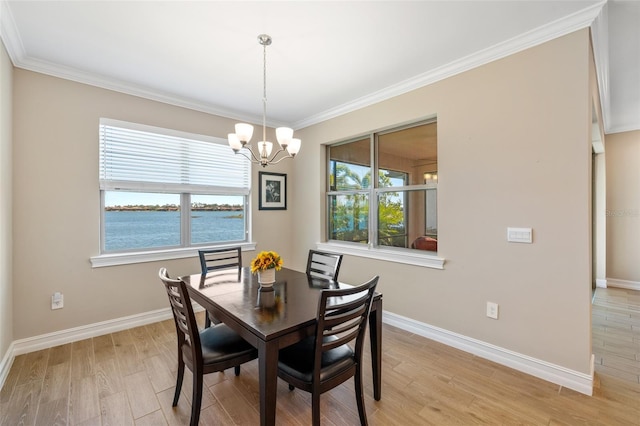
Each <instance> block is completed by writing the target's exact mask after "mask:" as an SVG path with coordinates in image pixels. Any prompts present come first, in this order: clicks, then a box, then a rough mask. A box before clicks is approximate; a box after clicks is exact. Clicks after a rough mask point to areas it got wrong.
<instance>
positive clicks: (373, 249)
mask: <svg viewBox="0 0 640 426" xmlns="http://www.w3.org/2000/svg"><path fill="white" fill-rule="evenodd" d="M434 122H437V117H436V116H431V117H427V118H424V119H421V120H418V121H413V122H410V123H405V124H402V125H398V126H392V127H387V128H384V129H379V130H375V131H371V132H368V133H366V134H362V135H359V136H356V137H353V138H349V139H346V140H342V141H339V142H336V143H332V144H327V145H326V148H327V151H326V153H327V155H326V169H325V170H326V172H325V184H326V188H327V190H326V192H325V204H326V208H325V228H326V232H325V236H324V241H322V242H319V243H317V245H316V246H317V248H318V249H319V250H323V251H327V252H330V253H342V254H347V255H353V256H359V257H366V258H371V259H377V260H385V261H391V262H396V263H403V264H409V265H415V266H423V267H428V268H434V269H444V264H445V259H444V258H443V257H440V256H438V253H434V252H425V251H421V250H414V249H410V248H404V247H391V246H380V245H379V242H378V235H379V229H378V210H379V202H378V200H379V196H380V194H383V193H385V192H404V194H405V195H404V196H405V197H406V194H407V191H416V190H422V191H424V192H425V199H426V191H427V190H432V189H434V186H435V185H434V184H433V183H425V184H418V185H406V186H396V187H383V188H381V187H380V186H379V177H378V173H379V167H378V163H379V158H378V155H377V144H378V136H379V135H383V134H386V133H391V132H396V131H400V130H404V129H408V128H411V127H416V126H420V125H425V124H430V123H434ZM366 138H369V143H370V145H369V146H370V157H369V158H370V162H371V166H370V167H371V176H372V178H371V184H370V185H369V188H367V189H364V190H357V191H346V190H344V191H339V190H332V189H331V173H332V168H331V156H330V155H329V154H328V152H329V147H331V146H339V145H343V144H348V143H352V142H357V141H361V140H363V139H366ZM385 170H386V169H385ZM373 176H375V179H374V178H373ZM350 192H358V193H362V192H366V193H367V194H368V197H369V218H368V221H369V222H368V225H369V238H368V241H369V242H368V244H362V243H357V242H350V241H341V240H332V239H331V204H330V199H331V197H333V196H339V195H345V194H347V193H350ZM436 194H437V193H436ZM436 197H437V195H436ZM437 206H438V204H436V208H437ZM405 214H407V212H405Z"/></svg>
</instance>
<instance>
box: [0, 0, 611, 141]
mask: <svg viewBox="0 0 640 426" xmlns="http://www.w3.org/2000/svg"><path fill="white" fill-rule="evenodd" d="M605 5H606V0H601V1H600V2H598V3H595V4H594V5H592V6H589V7H586V8H585V9H583V10H581V11H578V12H576V13H573V14H571V15H569V16H567V17H564V18H561V19H558V20H556V21H553V22H550V23H548V24H546V25H543V26H541V27H539V28H536V29H534V30H531V31H528V32H526V33H524V34H522V35H520V36H517V37H514V38H512V39H510V40H507V41H504V42H501V43H498V44H496V45H494V46H491V47H489V48H487V49H484V50H481V51H479V52H476V53H474V54H472V55H468V56H466V57H464V58H461V59H459V60H457V61H454V62H451V63H449V64H446V65H443V66H441V67H439V68H436V69H434V70H431V71H429V72H426V73H424V74H421V75H418V76H416V77H413V78H410V79H407V80H405V81H402V82H400V83H397V84H394V85H392V86H389V87H387V88H384V89H382V90H379V91H377V92H374V93H372V94H370V95H367V96H363V97H361V98H358V99H355V100H354V101H351V102H348V103H345V104H342V105H339V106H337V107H335V108H331V109H329V110H326V111H324V112H321V113H319V114H315V115H312V116H310V117H308V118H305V119H303V120H300V121H297V122H295V123H293V124H291V127H293V128H294V129H296V130H297V129H301V128H304V127H308V126H310V125H313V124H317V123H320V122H322V121H326V120H329V119H331V118H335V117H337V116H340V115H343V114H346V113H349V112H352V111H355V110H357V109H361V108H364V107H367V106H370V105H373V104H375V103H378V102H381V101H384V100H387V99H390V98H392V97H395V96H398V95H401V94H404V93H407V92H410V91H412V90H415V89H418V88H420V87H424V86H427V85H429V84H433V83H435V82H437V81H440V80H443V79H445V78H448V77H451V76H454V75H456V74H460V73H462V72H465V71H468V70H470V69H473V68H476V67H479V66H481V65H485V64H487V63H489V62H493V61H495V60H497V59H501V58H504V57H506V56H509V55H512V54H514V53H517V52H520V51H522V50H525V49H528V48H530V47H534V46H537V45H539V44H542V43H545V42H547V41H550V40H553V39H555V38H558V37H561V36H564V35H566V34H569V33H571V32H574V31H577V30H580V29H583V28H586V27H589V26H590V25H591V24H592V23H593V22H594V19H596V17H598V15H599V14H600V13H601V11H602V9H603V7H604V6H605ZM0 16H1V24H2V31H1V32H0V35H1V36H2V40H3V41H4V43H5V47H6V48H7V52H8V54H9V57H10V58H11V61H12V62H13V64H14V66H15V67H18V68H23V69H26V70H29V71H34V72H38V73H42V74H47V75H51V76H54V77H59V78H63V79H66V80H71V81H75V82H78V83H83V84H88V85H91V86H96V87H100V88H104V89H108V90H113V91H116V92H120V93H125V94H129V95H133V96H138V97H141V98H145V99H150V100H153V101H158V102H162V103H166V104H170V105H175V106H179V107H182V108H187V109H192V110H195V111H200V112H205V113H208V114H214V115H218V116H221V117H226V118H231V119H234V120H242V121H246V122H249V123H261V121H262V117H259V116H253V115H248V114H246V113H242V112H240V111H235V110H230V109H226V108H222V107H220V106H215V105H211V104H207V103H203V102H196V101H194V100H192V99H188V98H185V97H180V96H176V95H174V94H170V93H163V92H159V91H157V90H154V89H151V88H149V87H144V86H141V85H135V84H130V83H126V82H123V81H119V80H115V79H110V78H106V77H104V76H99V75H94V74H91V73H87V72H83V71H79V70H76V69H71V68H68V67H63V66H60V65H57V64H53V63H49V62H46V61H41V60H36V59H33V58H29V57H27V56H26V54H25V50H24V47H23V45H22V41H21V39H20V35H19V33H18V31H17V29H16V26H15V22H14V20H13V15H12V14H11V11H10V9H9V7H8V6H7V4H6V2H5V1H2V2H1V10H0ZM605 29H606V28H605ZM599 43H600V42H599ZM598 48H599V49H601V48H602V46H598ZM605 48H606V46H605ZM605 53H606V51H605ZM605 53H603V54H599V55H600V58H601V60H602V61H603V62H604V64H600V70H602V73H603V76H602V77H601V78H602V79H604V80H603V83H602V84H601V86H602V87H604V88H605V89H606V88H607V87H608V86H607V85H606V84H605V82H606V81H607V77H608V76H607V72H608V69H607V67H606V61H607V60H608V56H606V54H605ZM601 90H602V89H601ZM602 95H603V94H602V93H601V96H602ZM604 95H605V96H604V98H603V99H605V100H608V97H607V96H608V94H607V92H605V93H604ZM603 109H604V110H605V112H604V113H603V114H604V115H605V118H606V116H607V115H608V110H609V108H608V105H607V104H605V103H603ZM605 122H606V121H605ZM267 124H268V125H269V126H270V127H277V126H279V125H285V124H286V123H275V122H274V123H271V122H270V123H267ZM605 129H606V126H605Z"/></svg>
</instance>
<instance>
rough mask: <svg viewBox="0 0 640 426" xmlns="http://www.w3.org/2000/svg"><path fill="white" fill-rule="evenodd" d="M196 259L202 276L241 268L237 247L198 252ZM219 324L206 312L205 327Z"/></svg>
mask: <svg viewBox="0 0 640 426" xmlns="http://www.w3.org/2000/svg"><path fill="white" fill-rule="evenodd" d="M198 257H199V258H200V271H201V272H200V273H201V274H202V275H206V274H207V273H210V272H212V271H217V270H221V269H228V268H241V267H242V249H241V248H240V247H239V246H238V247H229V248H223V249H208V250H198ZM219 322H220V321H218V320H217V319H216V318H215V317H213V315H211V313H209V312H207V315H206V316H205V320H204V326H205V327H209V326H210V325H211V323H214V324H218V323H219Z"/></svg>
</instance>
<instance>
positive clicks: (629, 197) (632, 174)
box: [605, 131, 640, 284]
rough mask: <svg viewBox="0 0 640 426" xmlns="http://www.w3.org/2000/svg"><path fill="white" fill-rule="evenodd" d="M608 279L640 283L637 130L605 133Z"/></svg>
mask: <svg viewBox="0 0 640 426" xmlns="http://www.w3.org/2000/svg"><path fill="white" fill-rule="evenodd" d="M605 141H606V162H607V279H616V280H624V281H631V282H633V283H636V284H640V262H639V261H638V256H639V254H640V167H638V164H639V163H640V131H633V132H624V133H615V134H611V135H607V136H606V139H605Z"/></svg>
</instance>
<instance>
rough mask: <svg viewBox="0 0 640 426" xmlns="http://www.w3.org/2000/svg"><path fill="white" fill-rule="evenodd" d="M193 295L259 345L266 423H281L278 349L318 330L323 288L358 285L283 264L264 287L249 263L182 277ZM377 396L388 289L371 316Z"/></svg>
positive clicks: (376, 394)
mask: <svg viewBox="0 0 640 426" xmlns="http://www.w3.org/2000/svg"><path fill="white" fill-rule="evenodd" d="M180 279H181V280H182V281H183V282H184V283H185V284H186V286H187V289H188V292H189V295H190V297H191V299H192V300H194V301H195V302H197V303H198V304H199V305H201V306H202V307H203V308H204V309H205V310H207V311H208V312H210V313H211V315H213V316H214V317H215V318H216V319H217V320H218V321H221V322H223V323H224V324H226V325H227V326H228V327H230V328H231V329H233V330H234V331H236V332H237V333H238V334H239V335H240V336H242V338H244V339H245V340H246V341H247V342H249V343H250V344H251V345H253V346H254V347H256V348H257V349H258V370H259V387H260V424H261V425H263V426H266V425H269V426H271V425H275V424H276V395H277V380H278V351H279V350H280V349H282V348H284V347H287V346H289V345H292V344H294V343H296V342H299V341H300V340H302V339H304V338H306V337H307V336H311V335H313V334H314V333H315V325H316V314H317V311H318V300H319V298H320V293H321V291H322V290H323V289H330V288H346V287H352V286H351V285H349V284H347V283H342V282H339V281H333V280H328V279H324V278H316V277H312V276H310V275H307V274H306V273H305V272H299V271H295V270H293V269H288V268H282V269H281V270H280V271H277V272H276V281H275V282H274V283H273V284H272V285H270V286H265V285H263V286H261V285H260V283H259V282H258V279H257V277H256V275H253V274H251V270H250V269H249V268H247V267H237V268H229V269H222V270H217V271H211V272H209V273H207V274H204V275H203V274H193V275H186V276H183V277H180ZM369 336H370V343H371V345H370V346H371V364H372V376H373V396H374V398H375V399H376V400H378V401H379V400H380V398H381V385H382V377H381V369H382V294H380V293H376V294H375V295H374V299H373V302H372V304H371V313H370V315H369Z"/></svg>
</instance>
